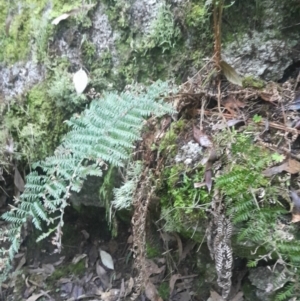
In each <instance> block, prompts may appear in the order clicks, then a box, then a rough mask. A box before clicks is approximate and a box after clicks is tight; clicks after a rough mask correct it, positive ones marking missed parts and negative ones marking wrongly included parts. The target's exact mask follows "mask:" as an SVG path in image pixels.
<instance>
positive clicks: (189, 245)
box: [178, 240, 196, 264]
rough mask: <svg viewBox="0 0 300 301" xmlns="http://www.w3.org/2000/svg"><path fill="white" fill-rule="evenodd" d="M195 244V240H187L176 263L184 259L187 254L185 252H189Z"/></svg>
mask: <svg viewBox="0 0 300 301" xmlns="http://www.w3.org/2000/svg"><path fill="white" fill-rule="evenodd" d="M195 245H196V242H194V241H192V240H189V241H188V243H186V244H185V246H184V249H183V252H182V255H181V257H180V258H179V262H178V264H179V263H180V262H181V261H182V260H184V259H185V258H186V256H187V254H189V253H190V251H191V250H193V248H194V247H195Z"/></svg>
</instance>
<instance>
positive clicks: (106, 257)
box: [100, 250, 114, 270]
mask: <svg viewBox="0 0 300 301" xmlns="http://www.w3.org/2000/svg"><path fill="white" fill-rule="evenodd" d="M100 258H101V261H102V263H103V265H104V266H106V267H107V268H108V269H111V270H114V262H113V260H112V257H111V255H110V254H109V253H107V252H105V251H103V250H100Z"/></svg>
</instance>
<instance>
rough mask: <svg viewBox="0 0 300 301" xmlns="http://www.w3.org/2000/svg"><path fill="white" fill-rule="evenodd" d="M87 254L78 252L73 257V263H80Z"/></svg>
mask: <svg viewBox="0 0 300 301" xmlns="http://www.w3.org/2000/svg"><path fill="white" fill-rule="evenodd" d="M86 256H87V255H86V254H77V255H76V256H75V257H74V258H73V259H72V263H74V264H76V263H78V262H79V261H80V260H81V259H83V258H85V257H86Z"/></svg>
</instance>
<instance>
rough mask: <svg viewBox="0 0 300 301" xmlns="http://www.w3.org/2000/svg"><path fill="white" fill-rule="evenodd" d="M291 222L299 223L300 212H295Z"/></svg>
mask: <svg viewBox="0 0 300 301" xmlns="http://www.w3.org/2000/svg"><path fill="white" fill-rule="evenodd" d="M291 222H292V223H298V222H300V214H299V213H298V214H293V215H292V221H291Z"/></svg>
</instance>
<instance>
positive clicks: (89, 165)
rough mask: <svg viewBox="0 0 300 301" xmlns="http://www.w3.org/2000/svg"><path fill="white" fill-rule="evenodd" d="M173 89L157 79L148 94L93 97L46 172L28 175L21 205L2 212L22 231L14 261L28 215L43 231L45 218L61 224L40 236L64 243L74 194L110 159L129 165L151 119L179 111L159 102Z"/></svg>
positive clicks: (17, 237) (12, 250)
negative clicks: (66, 217) (66, 213)
mask: <svg viewBox="0 0 300 301" xmlns="http://www.w3.org/2000/svg"><path fill="white" fill-rule="evenodd" d="M168 90H169V89H168V83H164V82H156V83H154V84H153V85H151V86H150V87H149V88H148V89H147V90H146V91H145V92H144V93H140V92H138V91H137V90H135V91H133V92H131V93H130V92H124V93H121V94H120V95H119V94H117V93H107V94H104V96H103V98H102V99H97V100H94V101H92V103H91V104H90V107H89V108H87V109H86V110H85V111H84V112H83V113H82V114H81V116H79V117H78V116H76V117H73V118H71V120H69V121H68V122H67V123H68V124H69V125H70V126H71V130H70V131H69V133H68V134H67V135H66V136H65V138H64V139H63V143H62V144H61V145H60V146H59V147H58V148H57V149H56V150H55V152H54V155H53V156H51V157H47V158H46V159H45V160H43V161H40V162H37V163H35V164H34V165H33V168H34V169H35V168H39V169H41V170H42V171H43V175H40V174H38V172H37V171H33V172H31V173H30V174H29V175H28V176H27V177H26V180H27V184H26V185H25V191H24V193H23V194H22V195H21V198H20V203H19V206H18V208H14V209H13V211H11V212H7V213H6V214H4V215H2V218H3V219H5V220H6V221H8V222H9V223H11V229H10V231H9V232H10V233H12V232H14V233H15V234H16V235H15V236H14V237H13V239H12V240H11V246H10V248H9V250H8V252H7V253H8V254H9V258H10V261H11V260H12V258H13V256H14V254H15V253H16V252H17V251H18V248H19V245H20V240H21V238H20V231H21V230H20V229H21V226H22V225H23V224H24V223H25V222H26V220H27V218H31V220H32V223H33V224H34V226H35V227H36V228H37V229H40V230H42V223H43V222H47V224H48V225H50V224H53V223H56V226H55V227H54V228H51V229H49V230H48V231H47V232H46V233H43V234H42V235H41V236H40V237H39V239H43V238H45V237H47V236H49V235H50V234H51V233H53V232H55V231H56V236H55V240H54V242H55V243H56V244H57V247H58V248H60V247H61V235H62V232H61V230H60V229H61V227H62V226H63V215H64V210H65V207H66V206H67V205H68V203H67V200H68V199H69V197H70V195H71V193H72V192H73V191H75V192H79V191H80V190H81V187H82V185H83V182H84V180H85V179H86V178H87V176H88V175H94V176H102V167H103V164H104V165H106V164H105V163H104V161H105V162H106V163H110V164H112V165H115V166H123V165H124V164H125V163H126V162H127V161H128V160H129V158H130V155H131V152H132V148H133V146H134V142H135V141H136V140H138V139H140V136H141V130H142V128H143V125H144V123H145V121H144V118H145V117H148V116H150V115H151V114H153V116H156V117H158V116H162V115H164V114H166V113H170V114H171V113H174V112H175V111H174V109H173V108H172V107H171V106H170V105H168V104H166V103H164V102H163V101H162V100H159V98H162V97H163V96H164V95H166V93H168ZM50 214H51V218H50V217H49V216H50ZM8 262H9V261H8ZM6 271H7V269H6Z"/></svg>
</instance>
